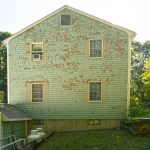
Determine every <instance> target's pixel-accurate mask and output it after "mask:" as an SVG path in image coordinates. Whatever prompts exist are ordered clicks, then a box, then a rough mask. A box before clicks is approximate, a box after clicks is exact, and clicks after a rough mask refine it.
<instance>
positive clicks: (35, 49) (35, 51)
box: [31, 42, 43, 61]
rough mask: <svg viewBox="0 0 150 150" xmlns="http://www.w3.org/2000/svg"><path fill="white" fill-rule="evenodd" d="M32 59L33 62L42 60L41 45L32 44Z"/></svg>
mask: <svg viewBox="0 0 150 150" xmlns="http://www.w3.org/2000/svg"><path fill="white" fill-rule="evenodd" d="M31 47H32V59H33V60H35V61H38V60H42V59H43V43H42V42H37V43H32V46H31Z"/></svg>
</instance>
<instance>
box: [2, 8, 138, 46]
mask: <svg viewBox="0 0 150 150" xmlns="http://www.w3.org/2000/svg"><path fill="white" fill-rule="evenodd" d="M66 8H67V9H69V10H72V11H74V12H77V13H79V14H81V15H84V16H86V17H89V18H91V19H94V20H96V21H99V22H102V23H104V24H106V25H109V26H111V27H114V28H116V29H119V30H121V31H124V32H126V33H127V34H128V36H129V37H131V38H134V37H135V36H136V33H135V32H134V31H131V30H129V29H126V28H124V27H121V26H118V25H115V24H112V23H110V22H108V21H105V20H103V19H100V18H97V17H95V16H93V15H90V14H88V13H85V12H83V11H81V10H78V9H76V8H73V7H70V6H68V5H64V6H63V7H61V8H59V9H57V10H56V11H54V12H52V13H51V14H49V15H47V16H45V17H43V18H41V19H40V20H38V21H36V22H34V23H32V24H31V25H29V26H27V27H26V28H24V29H22V30H20V31H19V32H17V33H15V34H13V35H12V36H10V37H9V38H7V39H5V40H4V41H3V43H4V44H5V45H7V44H8V43H9V42H10V41H11V40H12V39H13V38H15V37H16V36H18V35H20V34H22V33H23V32H25V31H27V30H29V29H30V28H32V27H34V26H35V25H37V24H39V23H41V22H43V21H44V20H46V19H48V18H49V17H51V16H53V15H55V14H57V13H59V12H60V11H62V10H63V9H66Z"/></svg>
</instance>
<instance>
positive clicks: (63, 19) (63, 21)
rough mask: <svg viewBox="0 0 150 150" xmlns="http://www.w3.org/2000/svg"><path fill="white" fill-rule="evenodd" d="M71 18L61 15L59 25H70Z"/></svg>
mask: <svg viewBox="0 0 150 150" xmlns="http://www.w3.org/2000/svg"><path fill="white" fill-rule="evenodd" d="M71 24H72V18H71V15H69V14H61V25H71Z"/></svg>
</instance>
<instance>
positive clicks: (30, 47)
mask: <svg viewBox="0 0 150 150" xmlns="http://www.w3.org/2000/svg"><path fill="white" fill-rule="evenodd" d="M33 44H41V45H42V51H41V52H42V53H44V51H43V47H44V46H43V42H33V43H31V45H30V51H31V52H30V53H31V60H32V61H43V58H42V59H37V60H36V59H33V56H32V45H33Z"/></svg>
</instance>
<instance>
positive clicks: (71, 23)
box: [59, 13, 73, 26]
mask: <svg viewBox="0 0 150 150" xmlns="http://www.w3.org/2000/svg"><path fill="white" fill-rule="evenodd" d="M61 15H70V18H71V22H70V24H69V25H64V24H61ZM59 22H60V25H61V26H72V25H73V16H72V14H69V13H61V14H60V18H59Z"/></svg>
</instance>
